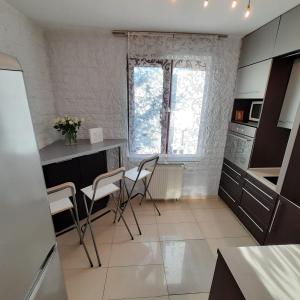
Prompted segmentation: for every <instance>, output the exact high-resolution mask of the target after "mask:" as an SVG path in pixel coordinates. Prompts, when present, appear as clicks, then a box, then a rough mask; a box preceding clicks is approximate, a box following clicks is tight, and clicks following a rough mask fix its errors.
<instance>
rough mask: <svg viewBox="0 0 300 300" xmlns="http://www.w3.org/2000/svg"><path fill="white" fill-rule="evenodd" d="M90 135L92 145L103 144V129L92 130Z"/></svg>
mask: <svg viewBox="0 0 300 300" xmlns="http://www.w3.org/2000/svg"><path fill="white" fill-rule="evenodd" d="M89 135H90V142H91V144H95V143H100V142H103V129H102V128H101V127H98V128H90V129H89Z"/></svg>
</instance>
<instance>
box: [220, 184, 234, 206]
mask: <svg viewBox="0 0 300 300" xmlns="http://www.w3.org/2000/svg"><path fill="white" fill-rule="evenodd" d="M219 187H220V189H221V190H222V191H223V192H224V193H225V194H226V195H227V196H228V197H229V199H230V200H232V201H233V202H234V203H235V200H234V199H233V198H232V197H231V196H230V195H229V194H228V193H227V192H226V191H225V190H224V188H223V187H222V186H221V185H220V186H219Z"/></svg>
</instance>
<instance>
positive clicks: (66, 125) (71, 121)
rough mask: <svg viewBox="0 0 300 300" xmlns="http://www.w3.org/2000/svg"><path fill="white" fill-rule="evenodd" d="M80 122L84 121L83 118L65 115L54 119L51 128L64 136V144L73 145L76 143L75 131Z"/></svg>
mask: <svg viewBox="0 0 300 300" xmlns="http://www.w3.org/2000/svg"><path fill="white" fill-rule="evenodd" d="M82 122H84V119H83V118H75V117H70V116H68V115H65V116H64V117H59V118H56V119H55V120H54V125H53V128H54V129H56V130H57V131H58V132H61V134H62V135H63V136H65V144H66V145H75V144H76V143H77V132H78V130H79V128H80V126H81V124H82Z"/></svg>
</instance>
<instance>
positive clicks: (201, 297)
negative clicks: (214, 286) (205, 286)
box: [169, 293, 209, 300]
mask: <svg viewBox="0 0 300 300" xmlns="http://www.w3.org/2000/svg"><path fill="white" fill-rule="evenodd" d="M208 297H209V293H200V294H185V295H170V296H169V299H170V300H208Z"/></svg>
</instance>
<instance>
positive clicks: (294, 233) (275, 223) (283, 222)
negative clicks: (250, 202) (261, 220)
mask: <svg viewBox="0 0 300 300" xmlns="http://www.w3.org/2000/svg"><path fill="white" fill-rule="evenodd" d="M265 244H268V245H278V244H300V207H299V206H297V205H296V204H294V203H293V202H291V201H289V200H287V199H286V198H284V197H282V196H280V197H279V200H278V203H277V206H276V208H275V212H274V215H273V219H272V221H271V225H270V228H269V230H268V233H267V238H266V243H265Z"/></svg>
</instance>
